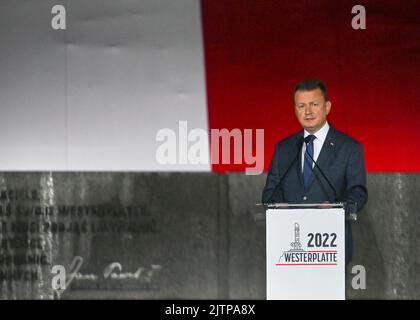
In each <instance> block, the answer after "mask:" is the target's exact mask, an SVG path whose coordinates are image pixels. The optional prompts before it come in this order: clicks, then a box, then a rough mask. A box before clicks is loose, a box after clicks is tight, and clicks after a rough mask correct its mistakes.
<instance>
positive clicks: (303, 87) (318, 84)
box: [293, 79, 328, 101]
mask: <svg viewBox="0 0 420 320" xmlns="http://www.w3.org/2000/svg"><path fill="white" fill-rule="evenodd" d="M316 89H319V90H321V92H322V95H323V96H324V99H325V101H328V91H327V86H326V85H325V83H324V82H323V81H322V80H319V79H305V80H302V81H301V82H299V83H298V84H297V85H296V87H295V91H294V92H293V101H295V94H296V92H297V91H312V90H316Z"/></svg>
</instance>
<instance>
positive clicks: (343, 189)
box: [262, 79, 368, 263]
mask: <svg viewBox="0 0 420 320" xmlns="http://www.w3.org/2000/svg"><path fill="white" fill-rule="evenodd" d="M294 104H295V113H296V117H297V119H298V121H299V123H300V124H301V125H302V127H303V128H304V130H303V131H301V132H298V133H297V134H295V135H292V136H290V137H288V138H286V139H284V140H281V141H280V142H278V143H277V145H276V149H275V152H274V156H273V159H272V162H271V165H270V169H269V172H268V175H267V181H266V184H265V187H264V191H263V195H262V201H263V203H326V202H330V203H334V202H345V203H349V204H350V203H351V204H353V206H354V207H355V210H356V211H360V210H361V209H362V208H363V207H364V205H365V204H366V202H367V198H368V193H367V189H366V170H365V162H364V156H363V148H362V145H361V144H360V143H359V142H357V141H356V140H354V139H352V138H351V137H349V136H347V135H345V134H344V133H342V132H340V131H337V130H336V129H335V128H333V127H332V126H331V125H330V124H329V123H328V121H327V115H328V114H329V112H330V111H331V102H330V101H329V99H328V92H327V89H326V86H325V84H324V83H323V82H322V81H320V80H317V79H314V80H312V79H311V80H304V81H302V82H300V83H299V84H297V85H296V87H295V91H294ZM306 149H307V150H306ZM311 157H312V159H313V160H312V159H311ZM314 161H315V162H316V165H315V164H314ZM319 168H320V169H321V170H319ZM321 171H322V172H321ZM351 243H352V239H351V225H350V223H349V222H348V221H346V263H348V262H349V261H350V259H351V249H352V248H351V247H352V245H351Z"/></svg>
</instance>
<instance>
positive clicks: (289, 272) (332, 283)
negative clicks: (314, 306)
mask: <svg viewBox="0 0 420 320" xmlns="http://www.w3.org/2000/svg"><path fill="white" fill-rule="evenodd" d="M265 220H266V250H267V257H266V262H267V265H266V268H267V299H268V300H293V299H299V300H308V299H313V300H320V299H333V300H344V299H345V226H344V223H345V210H344V205H343V204H341V203H338V204H270V205H267V207H266V214H265Z"/></svg>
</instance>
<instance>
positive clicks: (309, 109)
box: [305, 106, 312, 115]
mask: <svg viewBox="0 0 420 320" xmlns="http://www.w3.org/2000/svg"><path fill="white" fill-rule="evenodd" d="M311 113H312V107H311V106H306V107H305V115H309V114H311Z"/></svg>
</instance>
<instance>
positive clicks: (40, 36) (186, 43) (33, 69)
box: [0, 0, 420, 172]
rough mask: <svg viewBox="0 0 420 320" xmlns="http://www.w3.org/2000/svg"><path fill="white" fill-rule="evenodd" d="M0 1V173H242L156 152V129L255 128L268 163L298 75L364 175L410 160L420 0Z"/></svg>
mask: <svg viewBox="0 0 420 320" xmlns="http://www.w3.org/2000/svg"><path fill="white" fill-rule="evenodd" d="M0 4H1V11H0V21H1V23H2V27H1V30H0V43H1V53H0V66H1V70H2V72H1V73H0V84H1V85H0V106H1V110H2V115H1V117H0V128H1V129H0V130H1V131H0V132H1V136H2V139H1V140H0V151H1V154H2V156H1V157H0V170H3V171H22V170H24V171H43V170H44V171H49V170H53V171H54V170H60V171H80V170H81V171H92V170H93V171H208V170H211V169H212V170H214V171H218V172H225V171H243V169H244V167H245V166H246V164H243V165H238V164H232V165H229V164H214V165H213V166H212V168H210V166H209V165H206V164H201V165H192V164H182V163H181V164H177V165H166V166H162V165H160V164H159V163H157V161H156V149H157V147H158V145H159V143H158V142H157V141H156V134H157V132H158V131H159V130H160V129H162V128H171V129H173V130H174V132H176V133H177V132H178V121H180V120H186V121H188V129H193V128H202V129H205V130H206V131H208V132H210V131H209V129H211V128H217V129H221V128H227V129H234V128H239V129H257V128H262V129H264V130H265V132H264V133H265V139H264V141H265V148H264V150H265V157H264V159H265V169H267V167H268V165H269V161H270V159H271V155H272V152H273V149H274V145H275V143H276V141H278V140H279V139H281V138H283V137H285V136H287V135H290V134H292V133H294V132H296V131H297V130H299V129H300V128H299V125H298V123H297V121H296V120H295V118H294V113H293V106H292V103H291V92H292V90H293V87H294V85H295V84H296V83H297V82H299V81H300V80H302V79H303V78H307V77H317V78H321V79H323V80H324V81H325V82H326V83H327V85H328V87H329V90H330V96H331V100H332V103H333V111H332V113H331V116H330V121H331V122H332V123H333V125H334V126H335V127H336V128H338V129H340V130H342V131H344V132H347V133H349V134H350V135H352V136H354V137H355V138H356V139H358V140H360V141H361V142H362V143H363V144H364V148H365V153H366V162H367V169H368V171H369V172H418V171H419V170H420V161H418V159H419V158H420V150H419V148H417V147H416V139H417V136H418V135H419V134H420V129H419V126H418V123H420V112H419V111H418V108H419V103H418V99H417V91H418V90H417V89H418V85H419V83H420V59H419V58H418V57H419V54H420V41H419V37H418V36H419V34H420V23H419V15H418V11H419V9H420V4H419V2H418V1H415V0H411V1H404V2H395V1H372V0H371V1H363V2H362V3H355V2H354V1H350V0H345V1H293V2H291V1H277V0H264V1H256V0H226V1H213V0H202V1H201V2H200V1H196V0H178V1H149V0H145V1H139V2H136V3H133V2H131V1H120V2H118V3H117V2H114V1H104V0H91V1H62V2H61V4H62V5H63V6H64V7H65V9H66V30H54V29H53V28H52V27H51V20H52V19H53V17H54V14H52V13H51V8H52V7H53V6H54V5H55V4H58V3H55V2H54V1H44V2H42V4H40V3H39V2H37V1H13V2H12V1H6V0H2V1H0ZM356 4H361V5H363V6H364V7H365V9H366V29H364V30H354V29H353V28H352V25H351V21H352V18H353V17H354V15H355V14H352V12H351V11H352V7H353V6H354V5H356ZM30 13H31V14H30ZM29 16H30V18H29ZM178 138H179V137H178ZM29 159H30V161H29Z"/></svg>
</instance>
